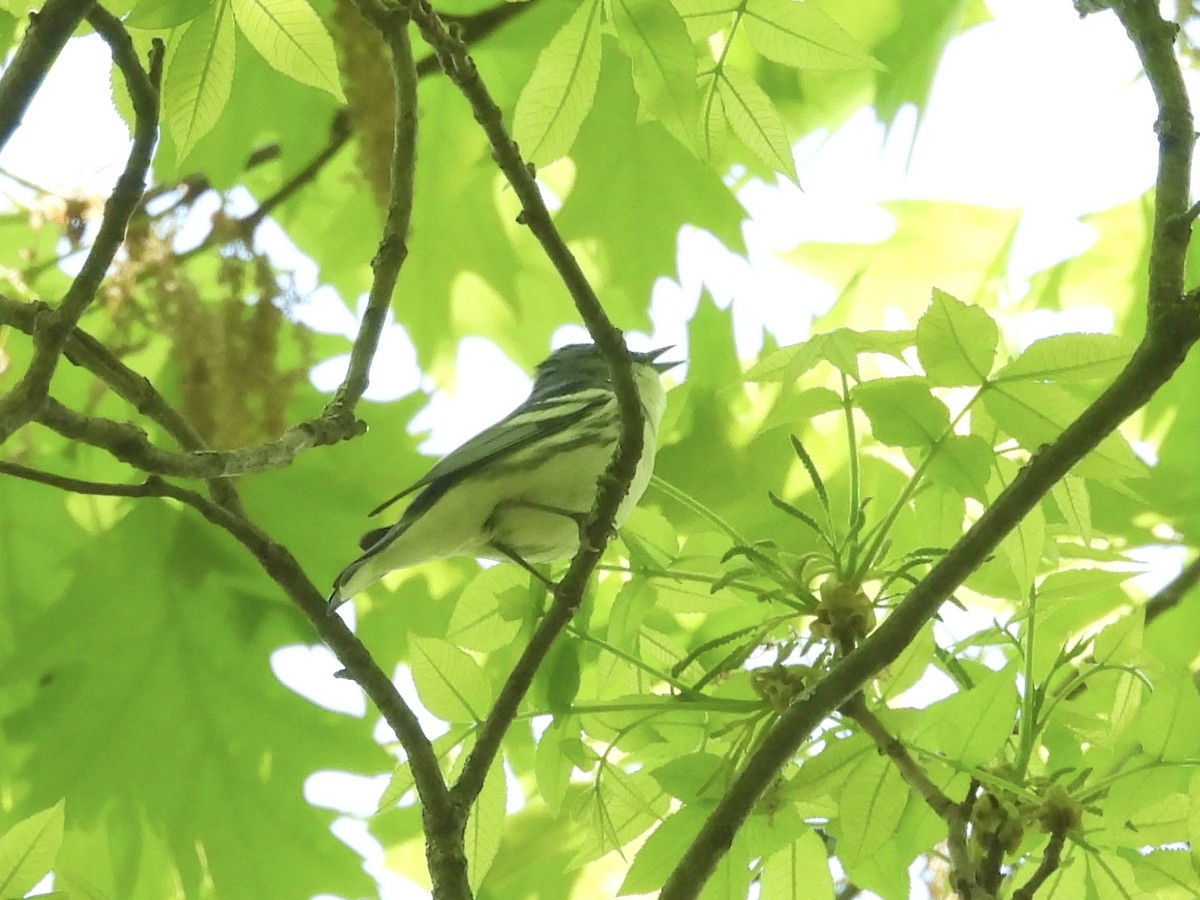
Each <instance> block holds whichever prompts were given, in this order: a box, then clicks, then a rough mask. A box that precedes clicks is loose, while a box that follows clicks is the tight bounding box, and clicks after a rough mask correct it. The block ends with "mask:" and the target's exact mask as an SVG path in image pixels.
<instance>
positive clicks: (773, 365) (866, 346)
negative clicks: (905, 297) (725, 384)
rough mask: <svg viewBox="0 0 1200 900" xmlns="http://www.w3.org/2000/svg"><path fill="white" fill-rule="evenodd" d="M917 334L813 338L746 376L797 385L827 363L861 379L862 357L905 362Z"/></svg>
mask: <svg viewBox="0 0 1200 900" xmlns="http://www.w3.org/2000/svg"><path fill="white" fill-rule="evenodd" d="M915 336H916V332H914V331H856V330H854V329H852V328H835V329H833V330H832V331H828V332H826V333H824V334H817V335H813V336H812V337H811V338H809V339H808V340H807V341H804V342H803V343H800V344H792V345H790V346H787V347H780V348H779V349H778V350H775V351H773V352H771V353H769V354H767V356H765V357H764V358H763V359H760V360H759V361H758V362H757V363H755V364H754V365H753V366H752V367H751V368H750V370H749V371H748V372H747V373H746V375H745V378H746V380H747V381H784V382H787V381H794V380H795V379H797V378H799V377H800V376H801V375H803V374H804V373H806V372H808V371H810V370H811V369H812V368H813V367H814V366H815V365H816V364H817V363H819V362H828V363H830V364H832V365H833V366H835V367H837V369H839V370H840V371H842V372H844V373H846V374H847V375H849V376H851V377H852V378H855V379H857V378H858V377H859V371H858V357H859V356H860V355H861V354H863V353H884V354H887V355H888V356H890V357H892V358H893V359H899V360H902V359H904V351H905V350H906V349H908V348H909V347H911V346H912V345H913V341H914V340H915Z"/></svg>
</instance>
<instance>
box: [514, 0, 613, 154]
mask: <svg viewBox="0 0 1200 900" xmlns="http://www.w3.org/2000/svg"><path fill="white" fill-rule="evenodd" d="M600 50H601V48H600V3H599V2H598V0H590V2H587V3H584V4H583V5H582V6H580V7H579V8H578V9H577V10H576V11H575V13H574V14H573V15H572V16H571V18H570V19H568V20H567V23H566V24H565V25H563V27H562V28H561V29H559V31H558V33H557V34H555V35H554V37H553V38H552V39H551V41H550V43H549V44H547V45H546V48H545V49H544V50H543V51H542V52H541V53H540V54H538V59H537V65H536V66H535V67H534V70H533V75H532V76H531V77H530V79H529V82H528V83H527V84H526V85H525V88H524V89H523V90H522V91H521V96H520V97H519V98H518V99H517V108H516V111H515V112H514V113H513V126H512V133H513V138H514V139H515V140H516V141H517V143H518V144H520V145H521V150H522V151H523V152H524V154H525V158H526V159H528V160H530V161H531V162H533V163H536V164H538V165H544V164H546V163H550V162H553V161H554V160H556V159H558V158H559V157H560V156H565V155H566V154H567V151H569V150H570V149H571V145H572V144H573V143H574V142H575V136H576V135H577V134H578V133H579V126H580V125H582V124H583V120H584V118H586V116H587V114H588V112H589V111H590V110H591V105H592V100H593V98H595V96H596V87H597V86H598V85H599V83H600Z"/></svg>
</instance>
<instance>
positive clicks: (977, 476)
mask: <svg viewBox="0 0 1200 900" xmlns="http://www.w3.org/2000/svg"><path fill="white" fill-rule="evenodd" d="M932 453H933V458H932V459H931V460H930V461H929V468H928V469H927V470H926V471H927V473H928V475H929V477H930V478H932V479H933V480H934V481H939V482H941V483H942V484H944V485H946V486H947V487H949V488H951V489H953V490H955V491H957V492H958V493H959V494H961V495H962V496H964V497H971V498H972V499H974V500H978V501H979V502H980V503H986V502H987V484H988V480H989V477H990V475H991V470H992V462H993V461H994V460H995V458H996V453H995V450H993V448H992V445H991V443H989V442H988V441H985V440H984V439H983V438H981V437H979V435H976V434H951V435H948V436H947V437H946V438H945V440H943V441H942V443H941V444H939V445H938V446H937V447H936V448H935V449H934V450H933V451H932Z"/></svg>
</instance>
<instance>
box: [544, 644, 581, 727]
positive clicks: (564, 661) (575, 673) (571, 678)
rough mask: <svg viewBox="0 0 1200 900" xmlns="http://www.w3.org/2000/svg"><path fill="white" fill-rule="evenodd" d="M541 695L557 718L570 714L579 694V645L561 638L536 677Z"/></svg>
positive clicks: (547, 655) (548, 654)
mask: <svg viewBox="0 0 1200 900" xmlns="http://www.w3.org/2000/svg"><path fill="white" fill-rule="evenodd" d="M534 684H535V685H536V687H537V688H538V696H542V697H544V698H545V704H546V709H547V710H548V711H549V712H551V713H552V714H554V715H561V714H563V713H567V712H569V711H570V709H571V704H572V703H573V702H574V701H575V697H576V695H577V694H578V693H579V643H578V642H577V641H575V640H572V639H570V638H569V637H568V636H567V635H561V636H560V637H559V638H558V640H556V641H555V642H554V645H553V646H552V647H551V648H550V652H549V653H547V654H546V659H545V661H544V662H543V663H542V665H541V666H540V667H539V668H538V671H537V674H536V675H535V676H534Z"/></svg>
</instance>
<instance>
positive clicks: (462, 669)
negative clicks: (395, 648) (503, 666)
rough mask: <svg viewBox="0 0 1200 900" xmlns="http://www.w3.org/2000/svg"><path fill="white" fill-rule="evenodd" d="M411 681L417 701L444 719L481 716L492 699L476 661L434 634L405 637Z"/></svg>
mask: <svg viewBox="0 0 1200 900" xmlns="http://www.w3.org/2000/svg"><path fill="white" fill-rule="evenodd" d="M409 647H410V649H411V650H412V655H411V658H410V660H409V665H410V666H412V674H413V683H415V684H416V686H417V693H418V694H420V695H421V702H422V703H424V704H425V706H426V707H428V709H429V711H430V712H431V713H433V714H434V715H435V716H439V717H440V718H442V719H445V720H446V721H447V722H474V721H479V720H480V719H482V718H483V716H484V714H485V713H486V712H487V707H488V704H489V703H491V701H492V688H491V685H490V684H488V679H487V676H486V675H485V674H484V672H483V669H482V668H480V666H479V663H477V662H475V660H474V659H472V658H471V657H470V656H468V655H467V654H466V653H464V652H463V651H462V650H459V649H458V648H457V647H455V646H454V645H453V644H448V643H446V642H445V641H440V640H437V639H435V638H425V637H417V636H415V635H414V636H413V637H411V638H410V639H409Z"/></svg>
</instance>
